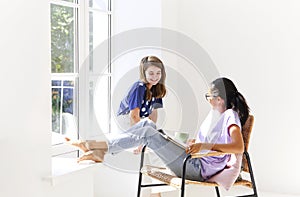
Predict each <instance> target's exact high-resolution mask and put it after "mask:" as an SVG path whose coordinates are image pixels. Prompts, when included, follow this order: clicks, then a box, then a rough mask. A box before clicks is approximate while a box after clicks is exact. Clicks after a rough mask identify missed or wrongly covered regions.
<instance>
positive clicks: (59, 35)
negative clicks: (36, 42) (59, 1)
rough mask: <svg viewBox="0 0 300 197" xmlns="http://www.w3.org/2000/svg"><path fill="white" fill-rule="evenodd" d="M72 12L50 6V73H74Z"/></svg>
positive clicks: (65, 8)
mask: <svg viewBox="0 0 300 197" xmlns="http://www.w3.org/2000/svg"><path fill="white" fill-rule="evenodd" d="M73 12H74V10H73V8H69V7H64V6H60V5H51V71H52V73H72V72H74V14H73Z"/></svg>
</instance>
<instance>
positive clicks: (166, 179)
mask: <svg viewBox="0 0 300 197" xmlns="http://www.w3.org/2000/svg"><path fill="white" fill-rule="evenodd" d="M253 122H254V117H253V115H250V116H249V118H248V120H247V121H246V123H245V125H244V126H243V129H242V134H243V140H244V145H245V150H244V153H243V160H242V169H241V171H242V172H243V173H246V174H249V175H250V180H247V179H243V178H242V177H241V176H240V177H239V178H238V179H237V180H236V182H235V183H234V186H235V185H241V186H246V187H249V188H251V189H252V192H253V193H252V194H246V195H242V196H243V197H257V196H258V194H257V189H256V184H255V180H254V174H253V170H252V166H251V161H250V155H249V153H248V147H249V141H250V135H251V132H252V127H253ZM145 149H146V146H144V147H143V149H142V153H141V161H140V172H139V182H138V191H137V196H138V197H140V194H141V189H142V188H146V187H156V186H166V185H171V186H173V187H176V188H178V189H180V190H181V197H184V194H185V186H186V185H187V184H197V185H203V186H212V187H214V188H215V191H216V195H217V196H218V197H220V196H221V195H220V191H219V186H220V185H218V184H217V183H215V182H199V181H192V180H187V179H186V178H185V173H186V163H187V161H188V160H189V159H191V158H201V157H207V156H217V155H222V154H228V153H224V152H213V153H209V154H200V153H197V154H189V155H188V156H187V157H186V158H185V159H184V161H183V164H182V176H181V178H179V177H176V176H173V175H170V174H167V173H165V172H163V171H162V170H161V169H162V168H160V167H155V166H147V165H145V166H144V154H145ZM229 154H230V153H229ZM143 176H150V177H152V178H154V179H157V180H160V181H161V182H163V183H158V184H142V179H143ZM242 196H238V197H242Z"/></svg>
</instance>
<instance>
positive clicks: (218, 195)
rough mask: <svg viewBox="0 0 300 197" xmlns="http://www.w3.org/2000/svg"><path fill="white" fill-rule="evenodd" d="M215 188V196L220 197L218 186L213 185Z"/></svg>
mask: <svg viewBox="0 0 300 197" xmlns="http://www.w3.org/2000/svg"><path fill="white" fill-rule="evenodd" d="M215 190H216V194H217V197H220V191H219V187H218V186H215Z"/></svg>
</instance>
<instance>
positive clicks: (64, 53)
mask: <svg viewBox="0 0 300 197" xmlns="http://www.w3.org/2000/svg"><path fill="white" fill-rule="evenodd" d="M50 7H51V76H52V77H51V86H52V87H51V91H52V145H53V148H54V149H55V148H57V147H60V148H59V149H57V150H59V151H54V153H53V155H61V154H65V153H67V152H73V150H71V149H68V148H62V146H63V142H64V138H63V135H67V136H69V137H72V138H77V137H78V136H79V135H81V134H80V133H79V130H80V129H79V128H81V127H80V126H81V125H83V124H81V121H80V119H82V118H83V117H89V113H90V112H89V110H85V109H84V107H85V106H87V105H91V102H90V100H91V99H90V98H89V97H88V96H87V98H89V99H86V98H85V95H84V93H85V92H88V91H89V90H88V88H87V87H86V86H81V85H80V82H81V81H84V80H87V79H89V78H88V77H87V76H85V74H84V73H88V72H89V71H92V70H93V69H95V65H94V64H93V56H92V55H90V54H92V52H93V50H94V49H95V48H96V47H97V45H99V44H101V42H103V41H104V40H109V39H110V35H111V33H110V29H111V25H110V23H111V22H110V21H111V11H110V10H111V8H110V7H111V6H110V0H53V1H51V2H50ZM108 50H110V49H109V48H108ZM108 54H109V53H108ZM86 59H88V61H86ZM86 64H88V66H86Z"/></svg>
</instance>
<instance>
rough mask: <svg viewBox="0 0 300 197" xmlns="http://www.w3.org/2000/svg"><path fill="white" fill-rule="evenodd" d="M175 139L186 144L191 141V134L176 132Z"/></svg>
mask: <svg viewBox="0 0 300 197" xmlns="http://www.w3.org/2000/svg"><path fill="white" fill-rule="evenodd" d="M175 139H177V140H179V141H181V142H183V143H186V142H187V140H188V139H189V133H187V132H178V131H177V132H175Z"/></svg>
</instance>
